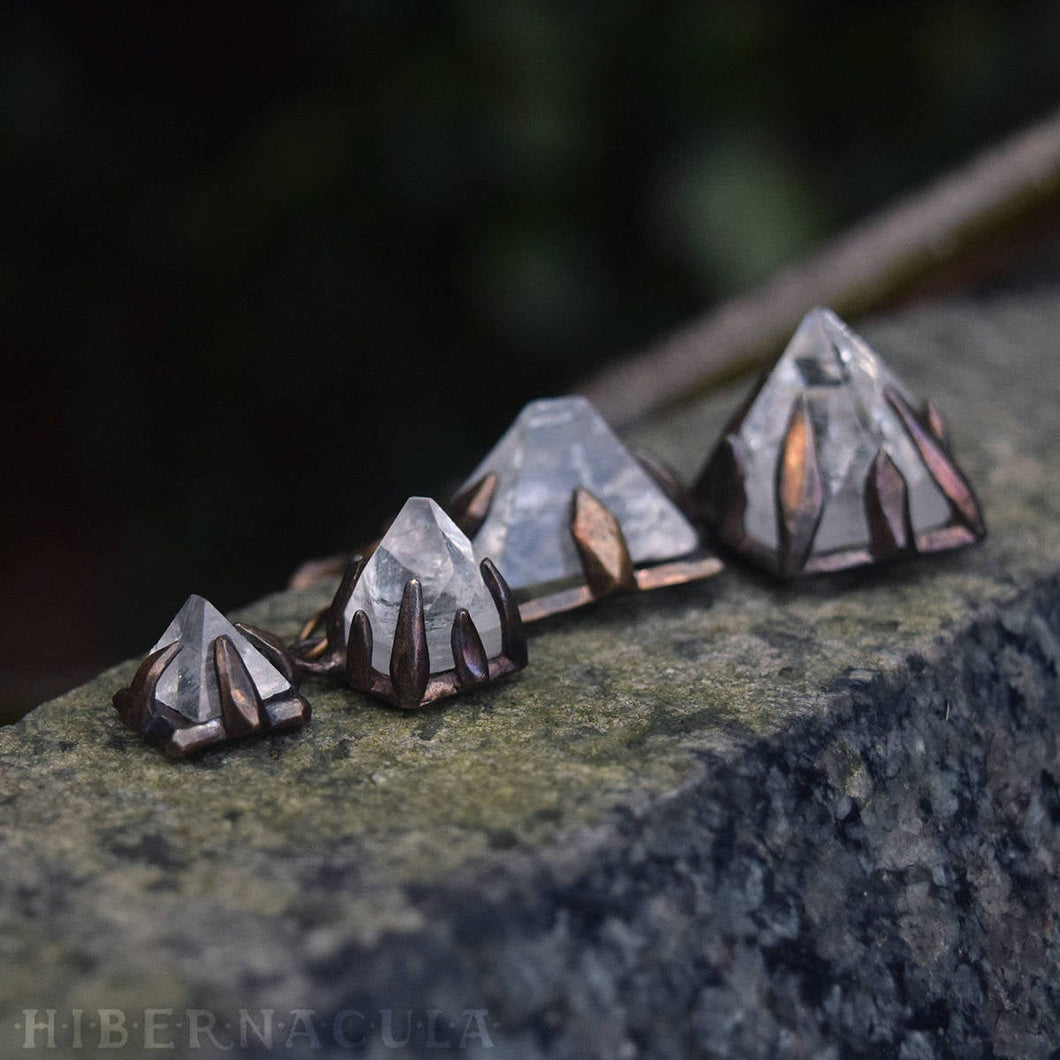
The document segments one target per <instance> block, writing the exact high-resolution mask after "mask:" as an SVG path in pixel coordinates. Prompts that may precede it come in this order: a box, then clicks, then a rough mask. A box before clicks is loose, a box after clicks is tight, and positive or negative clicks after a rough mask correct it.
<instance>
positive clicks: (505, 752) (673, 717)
mask: <svg viewBox="0 0 1060 1060" xmlns="http://www.w3.org/2000/svg"><path fill="white" fill-rule="evenodd" d="M861 330H863V333H864V334H865V336H866V338H868V339H869V341H870V342H872V343H873V344H874V345H875V347H876V348H877V349H878V350H879V351H880V352H881V353H882V354H883V355H884V357H885V358H887V359H888V360H889V361H890V362H891V364H892V365H893V366H894V368H895V369H896V370H897V371H898V372H899V373H900V374H901V375H902V376H903V377H904V378H905V380H906V381H907V382H908V384H909V385H910V387H911V388H912V389H913V390H915V391H917V392H919V393H920V394H921V395H927V394H931V395H933V396H934V397H935V398H936V399H937V401H938V403H939V404H940V405H941V407H942V408H943V410H944V411H945V412H947V413H948V414H949V417H950V420H951V424H952V428H953V434H954V438H955V444H956V447H957V453H958V459H959V460H960V462H961V464H962V466H963V467H964V469H965V470H966V472H967V473H968V475H969V477H970V479H971V480H972V482H973V483H974V484H975V485H976V486H977V488H978V491H979V493H980V497H981V500H982V501H983V506H984V510H985V513H986V518H987V522H988V526H989V537H988V538H987V540H986V542H985V543H984V544H983V545H981V546H979V547H976V548H972V549H968V550H966V551H962V552H957V553H952V554H947V555H942V556H936V557H927V558H922V559H917V560H912V561H909V562H905V563H902V564H898V565H895V566H893V567H890V568H887V569H883V570H870V571H862V572H855V573H849V574H846V575H841V576H833V577H830V578H826V579H823V580H817V581H811V582H807V583H801V584H796V585H792V586H782V585H779V584H778V583H776V582H773V581H771V580H769V579H768V578H766V577H765V576H763V575H759V574H757V573H755V572H754V571H752V570H750V569H748V568H745V567H742V566H739V565H733V566H731V567H730V568H729V569H728V570H726V571H725V572H724V573H723V574H721V575H719V576H718V577H716V578H714V579H712V580H709V581H706V582H702V583H699V584H693V585H687V586H684V587H681V588H676V589H671V590H665V591H659V592H655V593H651V594H644V595H641V596H639V597H635V598H625V599H615V600H611V601H606V602H604V603H601V604H599V605H597V606H596V607H594V608H593V609H591V610H588V611H583V612H579V613H572V614H569V615H564V616H559V617H557V618H555V619H552V620H549V621H548V622H546V623H544V624H542V625H538V626H535V627H533V628H532V629H531V631H530V654H531V663H530V667H529V669H527V670H526V671H525V672H524V673H523V674H521V675H519V676H517V677H515V678H513V679H511V680H509V681H507V682H506V683H503V684H499V685H497V686H495V687H493V688H489V689H486V690H482V691H480V692H478V693H475V694H473V695H469V696H466V697H463V698H461V699H457V700H452V701H447V702H445V703H443V704H440V705H438V706H437V707H434V708H429V709H427V710H424V711H422V712H419V713H413V714H406V713H402V712H399V711H396V710H392V709H388V708H386V707H385V706H382V705H378V704H376V703H374V702H371V701H369V700H367V699H365V698H364V697H362V696H360V695H358V694H355V693H352V692H347V691H343V690H340V689H334V688H326V687H324V686H319V687H314V686H309V687H307V688H305V689H303V691H304V693H305V694H306V695H307V696H308V697H309V698H310V699H311V701H312V703H313V706H314V716H313V720H312V721H311V722H310V724H309V726H308V727H307V728H306V729H305V730H304V731H303V732H300V733H294V734H290V735H283V736H273V737H271V738H270V737H265V738H262V739H259V740H256V741H248V742H246V743H245V744H241V745H237V746H225V747H221V748H218V749H216V750H213V751H209V752H207V753H205V754H204V755H203V756H202V757H200V758H199V759H197V760H193V761H189V762H182V763H174V762H171V761H168V760H166V759H164V758H163V757H162V756H161V755H159V754H158V753H157V752H154V751H153V750H151V749H149V748H147V747H146V746H144V745H142V744H141V743H140V742H139V741H138V740H137V739H136V738H135V737H134V736H133V735H132V734H130V733H129V732H127V731H126V730H124V729H123V728H122V726H121V724H120V722H119V720H118V718H117V716H116V714H115V712H114V710H113V709H112V707H111V706H110V694H111V693H112V692H113V691H114V689H115V688H117V687H118V686H119V685H121V684H122V683H124V682H126V681H127V680H128V678H129V677H130V675H131V673H132V670H133V669H134V667H135V663H130V664H128V665H125V666H122V667H119V668H117V669H115V670H112V671H110V672H108V673H105V674H103V675H102V676H100V677H99V678H98V679H97V680H96V681H93V682H92V683H90V684H88V685H86V686H84V687H83V688H80V689H77V690H75V691H73V692H71V693H69V694H68V695H65V696H63V697H61V698H59V699H57V700H54V701H53V702H50V703H47V704H45V705H43V706H41V707H39V708H38V709H36V710H35V711H33V712H32V713H31V714H30V715H28V716H27V717H26V718H25V719H23V720H22V721H21V722H19V723H17V724H15V725H13V726H10V727H8V728H6V729H3V730H0V778H2V779H0V864H2V865H3V870H2V872H0V1055H3V1056H5V1057H6V1056H9V1055H16V1054H21V1053H22V1052H23V1051H24V1050H23V1047H24V1045H25V1044H26V1043H27V1042H29V1043H30V1044H32V1045H34V1046H35V1047H37V1048H42V1049H43V1048H44V1046H45V1045H47V1043H48V1037H49V1035H51V1034H54V1039H55V1042H56V1050H55V1051H54V1052H52V1053H51V1055H70V1056H76V1055H94V1054H93V1050H95V1049H96V1048H97V1047H98V1046H99V1045H100V1043H101V1036H102V1038H103V1040H104V1044H106V1043H110V1044H115V1043H117V1044H119V1045H121V1044H123V1043H124V1047H125V1048H126V1049H127V1050H128V1051H129V1055H141V1054H147V1053H149V1052H151V1051H152V1049H153V1047H154V1046H155V1045H159V1044H169V1043H172V1044H173V1046H174V1048H173V1049H170V1050H168V1054H169V1055H178V1056H184V1055H187V1056H196V1057H209V1056H214V1055H217V1056H233V1055H240V1056H264V1055H273V1054H275V1055H284V1056H303V1055H304V1056H325V1055H335V1056H346V1055H368V1056H373V1057H375V1056H379V1057H382V1056H393V1055H422V1056H436V1055H439V1053H440V1050H441V1049H442V1047H443V1046H446V1045H448V1046H450V1047H451V1049H450V1051H451V1052H453V1053H454V1054H460V1055H480V1056H497V1057H505V1058H523V1057H526V1058H530V1057H535V1058H536V1057H552V1058H560V1057H563V1058H585V1057H601V1058H605V1057H606V1058H626V1060H633V1058H637V1057H659V1058H668V1060H669V1058H674V1057H682V1056H702V1057H710V1058H719V1060H720V1058H725V1057H783V1058H797V1057H806V1058H809V1057H826V1058H827V1057H832V1058H836V1060H838V1058H841V1057H847V1056H858V1057H862V1056H878V1057H888V1058H900V1060H919V1058H926V1057H935V1056H939V1057H1012V1058H1016V1057H1020V1058H1023V1057H1027V1058H1037V1057H1041V1058H1046V1057H1049V1056H1052V1055H1054V1054H1055V1050H1056V1049H1057V1048H1058V1047H1060V926H1058V924H1060V919H1058V918H1057V917H1056V915H1055V911H1056V910H1057V909H1060V876H1058V867H1060V757H1058V744H1057V738H1056V731H1057V721H1058V716H1060V715H1058V708H1060V680H1058V670H1060V491H1058V488H1057V487H1058V485H1060V457H1058V455H1057V453H1058V443H1060V401H1058V398H1060V370H1058V359H1057V349H1056V348H1057V341H1058V340H1057V337H1056V336H1057V335H1058V334H1060V292H1056V291H1052V292H1044V293H1041V294H1036V295H1024V296H1021V297H1019V298H1014V297H1013V298H1008V299H999V300H996V301H993V302H989V303H986V304H982V303H980V304H972V303H965V302H958V303H951V304H944V305H940V306H936V307H930V308H923V309H920V310H917V311H914V312H909V313H906V314H903V315H901V316H895V317H892V318H890V319H887V320H883V321H879V322H877V323H876V324H875V325H870V326H866V327H865V328H864V329H861ZM738 398H739V394H738V393H735V392H733V393H728V394H723V395H720V396H716V397H713V398H711V399H710V400H708V401H706V402H704V403H702V404H700V405H698V406H696V407H691V408H688V409H685V410H682V411H680V412H679V413H676V414H674V415H672V416H669V417H667V418H666V419H664V420H661V421H659V422H658V423H656V424H653V425H652V426H651V427H649V428H648V429H646V430H645V431H644V432H642V437H640V438H639V439H638V441H640V442H644V443H646V444H648V445H649V446H650V447H653V448H654V449H655V450H656V451H657V452H658V453H659V454H660V455H661V456H663V457H664V458H667V459H669V460H670V461H671V462H672V463H673V464H675V465H676V466H677V467H678V469H679V470H680V471H682V472H683V473H685V474H686V475H691V474H692V473H693V472H694V471H695V470H696V469H697V468H698V466H699V464H700V463H701V461H702V459H703V458H704V457H705V455H706V452H707V449H708V447H709V446H710V444H711V443H712V442H713V440H714V438H715V436H716V434H717V432H718V430H719V428H720V425H721V423H722V421H723V420H724V418H725V416H726V415H727V414H728V412H729V411H730V410H731V408H732V407H733V406H734V404H735V403H736V401H737V400H738ZM192 588H194V586H189V589H192ZM326 596H327V590H322V591H317V592H314V591H309V590H306V591H303V592H301V593H288V594H281V595H277V596H274V597H272V598H270V599H267V600H265V601H263V602H262V603H261V604H259V605H258V606H257V607H255V608H252V609H251V610H250V611H249V612H248V614H247V615H244V616H241V617H247V618H249V619H251V620H253V621H255V622H257V623H259V624H262V625H266V626H269V627H270V628H274V629H277V630H279V631H281V632H283V633H285V634H290V633H291V632H293V631H294V629H295V628H296V626H297V623H298V621H299V620H300V619H301V618H302V617H303V616H305V615H306V614H307V613H309V612H310V611H312V610H313V609H314V608H315V607H316V606H319V604H320V603H322V602H323V601H324V600H325V599H326ZM156 633H157V631H151V630H145V633H144V639H145V647H146V645H147V643H148V642H149V641H150V640H151V638H152V637H153V636H154V635H155V634H156ZM32 1010H35V1011H32ZM101 1010H102V1011H101ZM154 1010H162V1011H161V1012H159V1011H154ZM78 1013H80V1015H78ZM101 1024H102V1025H103V1027H102V1029H101ZM241 1024H242V1026H241ZM77 1033H80V1035H81V1038H80V1041H81V1042H82V1047H81V1048H78V1045H77V1040H76V1039H75V1034H77ZM407 1034H409V1035H410V1036H411V1041H410V1044H409V1045H407V1046H400V1043H401V1042H402V1041H404V1039H405V1037H406V1035H407ZM122 1035H126V1036H127V1037H126V1038H125V1039H123V1038H122ZM263 1042H264V1043H265V1044H262V1043H263ZM228 1045H234V1048H233V1049H230V1050H226V1049H225V1048H224V1047H225V1046H228ZM26 1055H30V1054H28V1053H27V1054H26Z"/></svg>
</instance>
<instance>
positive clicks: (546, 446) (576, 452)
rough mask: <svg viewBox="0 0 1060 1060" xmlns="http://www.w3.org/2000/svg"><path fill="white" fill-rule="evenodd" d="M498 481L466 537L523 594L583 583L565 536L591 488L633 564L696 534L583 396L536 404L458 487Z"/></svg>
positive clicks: (682, 548)
mask: <svg viewBox="0 0 1060 1060" xmlns="http://www.w3.org/2000/svg"><path fill="white" fill-rule="evenodd" d="M489 475H492V476H496V484H495V486H494V488H493V493H492V497H491V499H490V503H489V509H488V512H487V513H486V515H485V518H484V520H483V521H482V523H481V525H480V526H479V527H478V528H477V530H476V531H475V533H474V535H473V544H474V549H475V555H476V556H477V557H479V558H480V559H481V558H482V557H485V556H489V557H490V558H491V559H492V560H493V562H494V563H496V564H497V567H498V568H499V570H500V572H501V573H502V574H503V575H504V578H505V580H506V581H507V582H508V584H509V585H510V586H511V587H512V589H513V590H514V591H516V592H517V593H520V595H521V596H522V597H528V596H533V595H534V594H535V592H536V591H537V590H538V589H540V588H541V587H542V586H544V585H547V584H549V583H567V584H571V583H576V582H581V581H584V571H583V568H582V562H581V559H580V557H579V553H578V549H577V547H576V544H575V541H574V539H573V538H572V535H571V510H572V498H573V497H574V494H575V491H577V490H578V489H582V490H585V491H588V493H590V494H591V495H592V496H593V497H594V498H595V499H596V500H597V501H599V502H600V503H601V504H602V505H603V506H604V507H606V508H607V509H608V510H609V511H610V512H611V513H612V514H613V515H614V517H615V519H616V520H617V522H618V525H619V527H620V528H621V531H622V534H623V536H624V538H625V543H626V547H627V548H628V549H629V554H630V558H631V559H632V561H633V563H634V564H640V563H650V562H653V561H662V560H668V559H673V558H675V557H678V556H683V555H685V554H687V553H690V552H692V551H693V550H694V549H696V548H697V547H698V544H699V539H698V536H697V534H696V531H695V529H694V528H693V526H692V525H691V523H690V522H689V521H688V519H686V518H685V516H684V514H683V513H682V512H681V510H680V509H679V508H678V507H677V505H676V504H675V503H674V502H673V501H672V500H671V499H670V498H669V497H668V496H667V495H666V493H665V492H664V491H663V490H662V488H660V486H659V485H658V484H657V483H656V481H655V480H654V479H653V478H652V477H651V476H650V475H649V474H648V473H647V471H646V470H645V469H644V466H643V465H642V464H641V462H640V461H639V460H638V459H637V458H636V457H635V456H634V455H633V454H632V453H631V452H630V451H629V450H628V449H627V448H626V447H625V446H624V445H623V444H622V442H620V441H619V440H618V438H617V437H616V436H615V434H614V432H613V431H612V430H611V428H610V427H609V426H608V425H607V423H606V422H605V421H604V420H603V418H602V417H601V416H600V414H599V413H598V412H597V411H596V410H595V409H594V408H593V407H592V405H591V404H590V403H589V402H588V401H587V400H586V399H585V398H583V397H577V396H569V397H560V398H550V399H544V400H540V401H533V402H531V403H530V404H529V405H527V406H526V407H525V408H524V409H523V410H522V412H521V413H520V414H519V416H518V417H517V419H516V420H515V422H514V423H513V424H512V426H511V427H510V428H509V429H508V431H507V433H506V434H505V435H504V436H503V437H502V438H501V440H500V441H499V442H498V443H497V444H496V446H494V448H493V449H492V450H491V451H490V453H489V454H488V455H487V456H486V458H485V459H484V460H483V461H482V462H481V464H480V465H479V466H478V468H476V470H475V471H474V472H473V473H472V475H471V476H470V478H469V479H468V481H467V483H465V485H464V487H463V490H464V491H467V490H469V489H473V487H474V485H475V484H476V483H479V482H481V481H482V480H483V479H484V478H485V477H486V476H489Z"/></svg>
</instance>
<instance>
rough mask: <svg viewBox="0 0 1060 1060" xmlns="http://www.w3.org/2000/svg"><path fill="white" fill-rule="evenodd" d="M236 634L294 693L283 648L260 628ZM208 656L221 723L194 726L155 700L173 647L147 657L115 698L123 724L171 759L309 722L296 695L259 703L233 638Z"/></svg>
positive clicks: (223, 639) (243, 627)
mask: <svg viewBox="0 0 1060 1060" xmlns="http://www.w3.org/2000/svg"><path fill="white" fill-rule="evenodd" d="M235 628H236V629H237V630H238V631H239V633H241V634H242V635H243V636H244V637H246V638H247V640H249V641H250V643H251V644H252V645H253V646H254V648H256V649H257V650H258V651H259V652H260V653H261V654H262V655H263V656H264V657H265V658H266V659H267V660H268V661H269V662H270V663H271V664H272V665H273V666H275V667H276V669H277V670H279V671H280V673H282V674H283V676H284V677H285V678H287V680H288V681H289V682H291V684H292V687H293V685H294V682H295V673H294V668H293V666H292V662H291V657H290V655H289V654H288V652H287V650H286V648H285V647H284V646H283V643H282V642H281V641H280V640H279V639H278V638H277V637H275V636H274V635H273V634H272V633H269V632H268V631H267V630H264V629H259V628H258V627H257V626H251V625H247V624H246V623H243V622H237V623H236V624H235ZM209 650H210V651H211V652H212V653H213V665H214V672H215V673H216V675H217V688H218V693H219V696H220V704H219V706H220V716H219V717H214V718H211V719H210V720H209V721H204V722H194V721H190V720H189V719H188V718H186V717H184V715H183V714H181V713H179V712H178V711H175V710H173V709H172V708H170V707H167V706H166V705H165V704H164V703H160V702H158V700H156V698H155V688H156V686H157V685H158V682H159V680H160V679H161V677H162V674H163V673H164V672H165V670H166V667H168V666H169V664H170V663H171V662H173V660H174V659H175V658H176V657H177V655H178V654H179V653H180V651H181V645H180V642H179V641H175V642H174V643H172V644H167V645H165V646H163V647H161V648H159V649H158V651H155V652H152V653H151V654H150V655H148V656H147V658H146V659H144V661H143V662H142V663H141V664H140V667H139V669H138V670H137V671H136V674H135V676H134V677H133V679H132V683H131V684H130V685H129V687H128V688H123V689H119V691H117V692H115V693H114V700H113V701H114V708H115V710H117V712H118V715H119V717H120V718H121V720H122V721H123V722H124V723H125V724H126V725H127V726H128V727H129V728H130V729H133V730H134V731H136V732H138V733H139V734H140V735H141V736H142V737H143V738H144V740H146V741H147V742H148V743H150V744H153V745H154V746H156V747H160V748H161V749H162V750H163V751H164V752H165V753H166V755H167V756H168V757H170V758H185V757H187V756H188V755H191V754H195V753H197V752H199V751H202V750H203V749H204V748H207V747H210V746H212V745H214V744H218V743H224V742H225V741H227V740H235V739H238V738H240V737H243V736H249V735H250V734H251V733H255V732H258V731H272V732H276V731H281V730H284V729H295V728H299V727H300V726H302V725H304V724H305V723H306V722H307V721H308V720H309V718H310V715H311V713H312V709H311V707H310V705H309V703H308V701H307V700H305V699H303V698H302V697H301V696H299V695H296V694H294V693H293V692H292V693H291V694H289V695H284V696H273V697H271V698H269V699H266V700H262V699H261V697H260V696H259V695H258V691H257V688H256V687H255V685H254V681H253V679H252V678H251V676H250V674H249V673H248V671H247V668H246V665H245V664H244V662H243V660H242V659H241V658H240V656H239V652H238V651H237V650H236V646H235V645H234V644H233V643H232V639H231V638H230V637H228V636H220V637H216V638H215V639H214V640H213V642H212V643H211V645H210V649H209Z"/></svg>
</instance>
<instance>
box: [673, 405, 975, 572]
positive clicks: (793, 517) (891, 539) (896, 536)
mask: <svg viewBox="0 0 1060 1060" xmlns="http://www.w3.org/2000/svg"><path fill="white" fill-rule="evenodd" d="M757 393H758V390H757V389H756V390H755V391H753V392H752V394H751V395H750V396H749V398H748V399H747V401H746V402H745V403H744V404H743V406H742V407H741V409H740V410H739V411H738V412H737V414H736V415H735V416H734V417H733V419H732V420H731V421H730V423H729V424H728V425H727V427H726V429H725V432H724V434H723V436H722V439H721V441H720V442H719V443H718V445H717V446H716V448H715V449H714V451H713V452H712V454H711V456H710V457H709V458H708V460H707V463H706V465H705V466H704V468H703V471H702V472H701V473H700V476H699V478H698V480H697V481H696V483H695V485H694V487H693V497H694V499H695V501H696V503H697V504H698V505H699V510H700V513H701V516H702V518H703V519H704V521H705V522H706V523H707V525H708V526H709V527H710V529H711V530H712V531H713V533H714V535H715V536H716V537H717V539H718V540H719V541H720V542H721V543H722V544H724V545H726V546H728V547H729V548H731V549H733V550H734V551H735V552H738V553H741V554H742V555H744V556H746V557H747V558H748V559H750V560H751V561H753V562H754V563H756V564H757V565H758V566H760V567H763V568H765V569H766V570H768V571H770V572H771V573H773V574H775V575H777V576H778V577H781V578H792V577H797V576H801V575H808V574H824V573H829V572H832V571H839V570H845V569H847V568H850V567H859V566H864V565H866V564H870V563H880V562H884V561H887V560H891V559H897V558H900V557H902V556H908V555H913V554H916V553H930V552H940V551H943V550H947V549H952V548H960V547H962V546H964V545H970V544H973V543H974V542H976V541H980V540H982V538H983V537H984V536H985V534H986V525H985V523H984V521H983V514H982V509H981V507H980V505H979V502H978V500H977V499H976V497H975V494H974V493H973V492H972V488H971V486H970V485H969V483H968V480H967V479H966V478H965V477H964V475H963V474H962V472H961V471H960V469H959V468H958V467H957V465H956V463H955V462H954V460H953V457H952V454H951V452H950V442H949V436H948V432H947V429H946V425H945V421H944V420H943V418H942V415H941V414H940V413H939V410H938V408H937V407H936V406H935V405H934V404H933V403H932V402H930V401H929V402H927V403H925V405H924V406H923V408H922V409H921V411H920V412H919V413H918V412H916V411H914V410H913V409H912V408H911V407H910V405H909V402H908V401H906V399H905V398H904V397H903V396H902V395H901V394H900V393H899V392H898V391H897V390H896V389H894V388H893V387H887V388H886V390H885V391H884V396H885V398H886V401H887V403H888V404H889V405H890V407H891V408H892V409H893V410H894V412H895V414H896V415H897V416H898V419H899V420H900V422H901V423H902V426H903V427H904V428H905V431H906V434H907V435H908V436H909V438H910V440H911V441H912V443H913V445H914V446H915V448H916V450H917V452H918V453H919V455H920V458H921V460H923V462H924V466H925V467H926V468H927V470H928V473H929V474H930V475H931V477H932V479H933V480H934V482H935V484H936V485H937V486H938V488H939V490H940V491H941V493H942V494H943V496H944V497H945V498H946V500H947V501H948V502H949V505H950V512H951V518H950V521H949V523H948V524H947V525H945V526H942V527H937V528H933V529H930V530H927V531H923V532H920V533H915V532H914V531H913V526H912V520H911V518H910V511H909V489H908V486H907V484H906V481H905V478H904V477H903V475H902V473H901V471H899V469H898V467H897V466H896V465H895V463H894V461H893V460H892V459H891V457H890V456H889V455H888V453H887V452H886V450H885V449H883V448H882V447H881V448H880V450H879V451H878V452H877V454H876V457H875V459H874V460H873V463H872V466H871V467H870V469H869V472H868V474H867V476H866V479H865V483H864V486H863V503H864V507H865V517H866V522H867V524H868V530H869V540H868V542H867V544H866V547H864V548H850V549H841V550H836V551H834V552H827V553H822V554H820V555H813V552H812V550H813V539H814V535H815V534H816V532H817V527H818V525H819V524H820V521H821V515H822V513H823V510H824V491H823V487H822V484H821V478H820V472H819V469H818V465H817V441H816V437H815V434H814V427H813V421H812V419H811V417H810V415H809V409H808V407H807V405H806V400H805V397H804V396H800V397H798V398H797V399H796V400H795V402H794V406H793V408H792V412H791V418H790V419H789V421H788V426H787V430H786V431H785V434H784V439H783V441H782V442H781V445H780V449H779V452H778V454H777V464H776V476H775V481H774V489H775V491H776V508H777V539H778V542H779V547H778V548H776V549H770V548H766V547H764V546H762V545H760V544H759V543H757V542H756V541H754V540H752V539H751V538H750V537H749V536H748V535H747V533H746V530H745V524H744V515H745V512H746V508H747V499H746V493H745V487H744V474H745V469H744V467H743V465H742V462H741V460H740V457H739V450H738V448H737V447H736V446H735V445H734V444H733V438H734V436H735V434H736V433H737V432H738V430H739V428H740V425H741V423H742V421H743V418H744V416H745V415H746V414H747V412H748V410H749V409H750V406H751V404H752V402H753V400H754V397H755V396H756V395H757Z"/></svg>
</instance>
